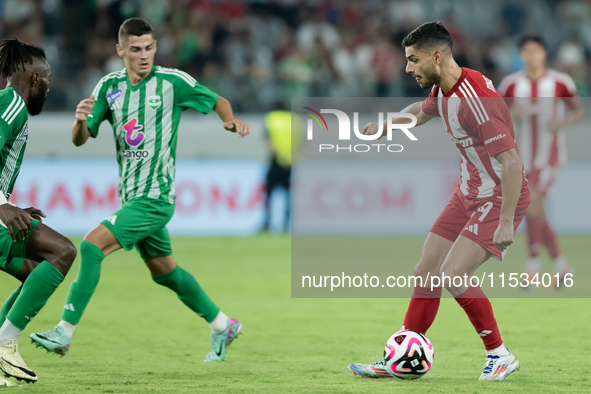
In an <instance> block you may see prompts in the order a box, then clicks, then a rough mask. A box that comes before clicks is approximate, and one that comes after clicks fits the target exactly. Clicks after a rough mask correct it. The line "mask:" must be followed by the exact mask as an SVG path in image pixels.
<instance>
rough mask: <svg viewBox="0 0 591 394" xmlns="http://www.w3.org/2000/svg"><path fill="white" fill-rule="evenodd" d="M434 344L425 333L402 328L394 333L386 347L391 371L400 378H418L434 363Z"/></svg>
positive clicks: (387, 360)
mask: <svg viewBox="0 0 591 394" xmlns="http://www.w3.org/2000/svg"><path fill="white" fill-rule="evenodd" d="M433 356H434V351H433V345H432V344H431V341H429V339H427V337H426V336H424V335H423V334H421V333H419V332H416V331H410V330H402V331H398V332H397V333H396V334H394V335H392V336H391V337H390V339H388V342H387V343H386V348H385V349H384V362H385V363H386V368H387V370H388V372H389V373H391V374H392V375H394V376H396V377H397V378H400V379H418V378H420V377H421V376H423V375H425V374H426V373H427V372H429V370H430V369H431V366H432V365H433Z"/></svg>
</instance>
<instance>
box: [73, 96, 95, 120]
mask: <svg viewBox="0 0 591 394" xmlns="http://www.w3.org/2000/svg"><path fill="white" fill-rule="evenodd" d="M94 100H96V98H95V97H94V94H93V95H92V96H90V98H87V99H84V100H82V101H80V103H78V106H77V107H76V119H78V120H81V121H85V120H86V117H87V116H88V114H90V111H92V106H93V105H94Z"/></svg>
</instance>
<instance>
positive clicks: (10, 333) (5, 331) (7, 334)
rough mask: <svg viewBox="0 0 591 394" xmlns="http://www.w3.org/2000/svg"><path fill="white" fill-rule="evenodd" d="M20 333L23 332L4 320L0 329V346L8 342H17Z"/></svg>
mask: <svg viewBox="0 0 591 394" xmlns="http://www.w3.org/2000/svg"><path fill="white" fill-rule="evenodd" d="M21 332H23V331H22V330H21V329H19V328H17V327H16V326H15V325H14V324H12V323H11V322H10V320H8V319H6V320H4V324H2V327H0V345H7V344H8V343H10V342H18V339H19V338H20V336H21Z"/></svg>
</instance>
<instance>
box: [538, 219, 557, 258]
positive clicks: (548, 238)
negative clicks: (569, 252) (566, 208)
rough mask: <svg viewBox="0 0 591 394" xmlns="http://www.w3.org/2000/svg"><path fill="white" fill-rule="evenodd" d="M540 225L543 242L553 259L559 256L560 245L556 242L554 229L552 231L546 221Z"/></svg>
mask: <svg viewBox="0 0 591 394" xmlns="http://www.w3.org/2000/svg"><path fill="white" fill-rule="evenodd" d="M542 226H543V232H544V244H545V245H546V249H548V253H550V257H552V260H555V259H556V258H557V257H558V256H560V247H559V246H558V242H556V234H554V231H552V229H551V228H550V225H548V222H545V223H544V224H543V225H542Z"/></svg>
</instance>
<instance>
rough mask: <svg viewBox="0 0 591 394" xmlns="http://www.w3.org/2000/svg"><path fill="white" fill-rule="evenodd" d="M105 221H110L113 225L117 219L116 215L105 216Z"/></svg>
mask: <svg viewBox="0 0 591 394" xmlns="http://www.w3.org/2000/svg"><path fill="white" fill-rule="evenodd" d="M105 220H106V221H108V222H110V223H111V224H112V225H113V226H114V225H115V221H116V220H117V215H111V216H107V217H106V218H105Z"/></svg>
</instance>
